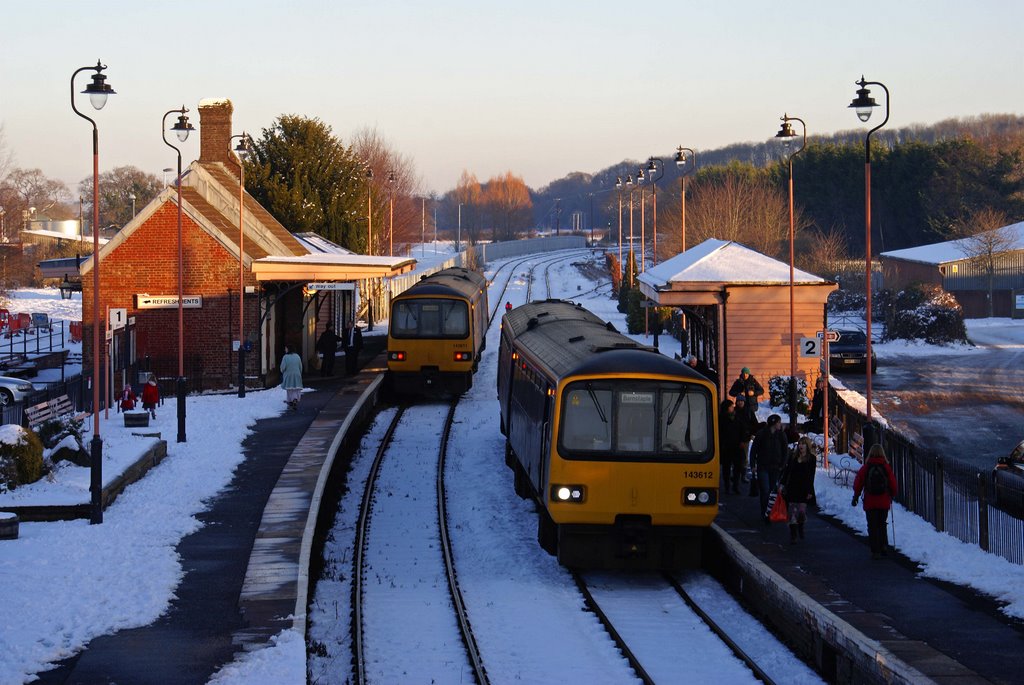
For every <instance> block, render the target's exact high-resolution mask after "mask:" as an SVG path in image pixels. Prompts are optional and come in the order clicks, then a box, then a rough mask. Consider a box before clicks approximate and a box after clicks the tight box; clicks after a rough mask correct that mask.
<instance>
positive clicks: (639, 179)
mask: <svg viewBox="0 0 1024 685" xmlns="http://www.w3.org/2000/svg"><path fill="white" fill-rule="evenodd" d="M646 182H647V177H646V176H645V175H644V168H643V167H640V168H638V169H637V170H636V184H637V185H638V186H639V187H640V273H643V272H644V271H646V270H647V231H646V227H647V218H646V217H645V216H644V208H645V207H646V206H647V205H646V204H645V203H644V183H646Z"/></svg>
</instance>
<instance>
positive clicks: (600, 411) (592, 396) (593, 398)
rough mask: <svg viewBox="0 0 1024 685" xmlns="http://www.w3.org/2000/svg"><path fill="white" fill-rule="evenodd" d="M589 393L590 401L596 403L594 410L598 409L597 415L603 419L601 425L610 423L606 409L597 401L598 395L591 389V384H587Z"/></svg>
mask: <svg viewBox="0 0 1024 685" xmlns="http://www.w3.org/2000/svg"><path fill="white" fill-rule="evenodd" d="M587 392H588V393H590V401H591V402H593V403H594V408H595V409H597V415H598V416H599V417H601V423H608V417H607V416H605V415H604V409H601V403H600V402H598V400H597V395H596V394H595V393H594V389H593V388H592V387H590V383H587Z"/></svg>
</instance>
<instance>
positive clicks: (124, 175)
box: [78, 165, 163, 228]
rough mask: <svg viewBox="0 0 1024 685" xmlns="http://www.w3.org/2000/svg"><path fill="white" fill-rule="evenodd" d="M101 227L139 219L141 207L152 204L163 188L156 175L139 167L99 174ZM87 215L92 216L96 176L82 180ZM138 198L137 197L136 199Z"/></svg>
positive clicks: (123, 168)
mask: <svg viewBox="0 0 1024 685" xmlns="http://www.w3.org/2000/svg"><path fill="white" fill-rule="evenodd" d="M98 185H99V199H100V215H101V222H100V226H101V227H103V226H107V225H113V226H117V227H118V228H120V227H122V226H124V225H126V224H127V223H128V222H129V221H131V220H132V219H134V218H135V214H136V213H137V212H138V210H140V209H142V208H143V207H145V206H146V205H147V204H149V202H150V200H152V199H153V198H154V197H156V196H157V194H158V193H159V192H160V190H161V188H163V182H162V180H161V179H160V178H159V177H158V176H156V174H148V173H146V172H145V171H143V170H142V169H139V168H138V167H135V166H130V165H129V166H119V167H115V168H113V169H111V170H110V171H104V172H103V173H102V174H100V177H99V183H98ZM78 194H79V197H81V198H83V206H84V207H85V214H86V216H91V215H92V176H88V177H86V178H83V179H82V180H81V181H80V182H79V183H78ZM133 198H134V199H133Z"/></svg>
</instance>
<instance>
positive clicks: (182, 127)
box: [132, 105, 195, 442]
mask: <svg viewBox="0 0 1024 685" xmlns="http://www.w3.org/2000/svg"><path fill="white" fill-rule="evenodd" d="M187 113H188V110H187V109H185V105H182V106H181V109H172V110H170V111H168V112H167V113H166V114H164V118H163V120H162V121H161V123H160V135H161V137H162V138H163V139H164V145H166V146H167V147H169V148H171V149H172V150H174V152H175V153H177V155H178V176H177V178H176V180H175V183H174V184H175V186H177V188H178V383H177V399H178V442H186V438H185V393H186V390H185V383H186V381H185V309H184V307H185V304H184V299H185V293H184V283H185V275H184V274H185V259H184V256H183V250H182V246H181V242H182V241H181V150H180V149H179V148H178V147H177V146H175V145H172V144H171V143H169V142H167V117H169V116H170V115H172V114H177V115H178V121H176V122H175V123H174V126H171V130H172V131H174V133H175V135H176V136H177V138H178V142H180V143H184V142H185V141H186V140H188V134H189V133H191V132H192V131H194V130H195V126H193V125H192V124H190V123H189V121H188V116H187ZM134 214H135V196H134V195H132V215H133V216H134Z"/></svg>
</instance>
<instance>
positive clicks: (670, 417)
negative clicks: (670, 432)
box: [667, 390, 686, 426]
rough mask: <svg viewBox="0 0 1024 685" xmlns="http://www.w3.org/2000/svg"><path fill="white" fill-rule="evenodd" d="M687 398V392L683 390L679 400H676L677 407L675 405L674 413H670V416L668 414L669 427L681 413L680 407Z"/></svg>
mask: <svg viewBox="0 0 1024 685" xmlns="http://www.w3.org/2000/svg"><path fill="white" fill-rule="evenodd" d="M685 398H686V390H683V391H682V392H681V393H679V399H677V400H676V403H675V405H673V407H672V411H670V412H669V414H668V424H667V425H669V426H671V425H672V422H673V421H674V420H675V418H676V414H678V413H679V407H680V405H682V403H683V400H684V399H685Z"/></svg>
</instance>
